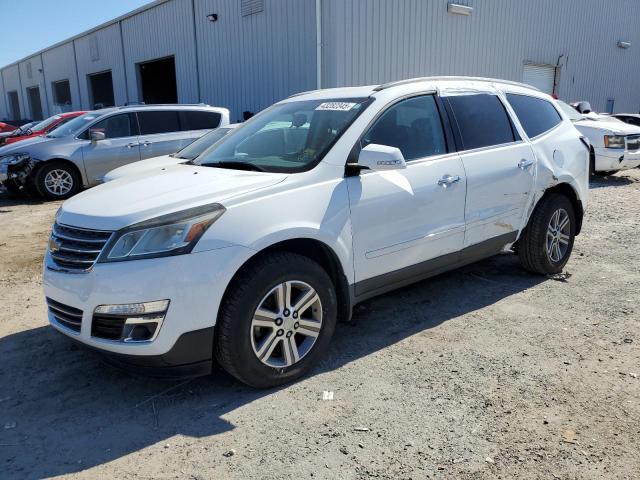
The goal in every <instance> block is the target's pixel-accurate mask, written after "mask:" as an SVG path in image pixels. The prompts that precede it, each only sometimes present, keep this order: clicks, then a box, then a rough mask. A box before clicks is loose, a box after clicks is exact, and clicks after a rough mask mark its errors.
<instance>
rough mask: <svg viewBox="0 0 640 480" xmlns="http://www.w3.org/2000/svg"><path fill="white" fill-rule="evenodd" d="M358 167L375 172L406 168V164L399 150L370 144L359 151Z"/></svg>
mask: <svg viewBox="0 0 640 480" xmlns="http://www.w3.org/2000/svg"><path fill="white" fill-rule="evenodd" d="M358 165H359V166H360V167H364V168H368V169H369V170H375V171H384V170H401V169H403V168H407V163H406V162H405V161H404V156H403V155H402V152H401V151H400V149H399V148H396V147H389V146H387V145H378V144H376V143H370V144H369V145H367V146H366V147H364V148H363V149H362V150H360V155H359V156H358Z"/></svg>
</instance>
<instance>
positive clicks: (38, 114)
mask: <svg viewBox="0 0 640 480" xmlns="http://www.w3.org/2000/svg"><path fill="white" fill-rule="evenodd" d="M27 97H28V98H29V110H31V119H32V120H42V102H41V101H40V87H29V88H27Z"/></svg>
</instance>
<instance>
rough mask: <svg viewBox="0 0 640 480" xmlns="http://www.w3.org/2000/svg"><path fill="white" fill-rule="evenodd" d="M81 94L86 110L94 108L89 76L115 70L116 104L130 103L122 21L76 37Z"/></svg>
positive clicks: (113, 74) (113, 73) (112, 76)
mask: <svg viewBox="0 0 640 480" xmlns="http://www.w3.org/2000/svg"><path fill="white" fill-rule="evenodd" d="M75 44H76V58H77V60H78V76H79V77H80V97H81V99H82V102H81V105H82V108H83V109H89V108H91V101H90V98H89V81H88V78H87V75H91V74H93V73H101V72H104V71H107V70H111V79H112V81H113V98H114V100H115V102H116V105H124V104H125V103H126V102H127V86H126V82H125V71H124V61H123V58H122V42H121V38H120V24H119V23H116V24H113V25H109V26H107V27H105V28H102V29H100V30H97V31H95V32H93V33H90V34H89V35H85V36H84V37H81V38H78V39H77V40H75Z"/></svg>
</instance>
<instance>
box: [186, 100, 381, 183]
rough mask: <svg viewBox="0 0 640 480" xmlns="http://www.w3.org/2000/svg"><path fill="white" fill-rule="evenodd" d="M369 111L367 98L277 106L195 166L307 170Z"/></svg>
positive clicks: (211, 151) (209, 152)
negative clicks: (358, 117)
mask: <svg viewBox="0 0 640 480" xmlns="http://www.w3.org/2000/svg"><path fill="white" fill-rule="evenodd" d="M367 105H368V99H367V98H351V99H337V100H332V99H323V100H300V101H293V102H286V103H281V104H276V105H274V106H273V107H271V108H269V109H267V110H265V111H263V112H262V113H260V114H258V115H256V116H255V117H253V118H252V119H251V120H249V121H248V122H247V123H246V124H244V125H243V126H242V127H240V128H239V129H238V130H236V131H235V132H233V133H231V134H230V135H229V136H227V137H225V138H224V139H223V140H222V141H220V142H218V143H217V144H216V145H215V146H214V147H213V148H212V149H210V150H208V151H206V152H204V153H203V154H202V155H201V156H200V157H199V158H198V159H197V160H196V162H195V163H196V164H198V165H203V166H211V167H221V168H235V169H239V170H259V171H266V172H287V173H293V172H301V171H304V170H308V169H310V168H313V166H315V165H316V163H317V162H319V161H320V159H322V157H323V156H324V155H325V153H326V152H327V151H328V150H329V148H331V147H332V146H333V144H334V143H335V142H336V141H337V140H338V138H340V136H341V135H342V133H343V132H344V131H345V130H346V128H347V127H348V126H349V125H350V124H351V122H353V120H355V118H356V117H357V116H358V115H359V114H360V113H361V112H362V111H364V109H365V108H366V107H367Z"/></svg>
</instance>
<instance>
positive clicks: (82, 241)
mask: <svg viewBox="0 0 640 480" xmlns="http://www.w3.org/2000/svg"><path fill="white" fill-rule="evenodd" d="M109 238H111V232H105V231H102V230H87V229H83V228H76V227H70V226H68V225H60V224H59V223H55V224H54V225H53V230H52V231H51V239H50V240H49V254H50V255H51V259H52V260H53V262H54V263H55V264H56V266H58V267H59V268H60V269H63V270H70V271H78V272H82V271H87V270H89V269H90V268H91V267H92V266H93V264H94V263H95V262H96V260H97V259H98V257H99V256H100V252H102V249H103V248H104V246H105V244H106V243H107V241H108V240H109Z"/></svg>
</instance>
